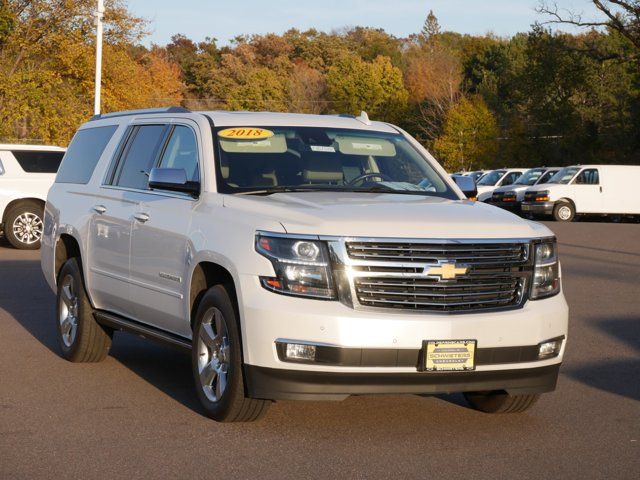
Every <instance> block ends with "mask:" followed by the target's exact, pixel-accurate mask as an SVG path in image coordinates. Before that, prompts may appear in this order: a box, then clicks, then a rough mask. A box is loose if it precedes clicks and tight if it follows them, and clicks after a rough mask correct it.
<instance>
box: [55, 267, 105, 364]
mask: <svg viewBox="0 0 640 480" xmlns="http://www.w3.org/2000/svg"><path fill="white" fill-rule="evenodd" d="M56 313H57V318H58V322H57V326H58V328H57V330H58V343H59V345H60V350H61V351H62V356H63V357H64V358H66V359H67V360H69V361H70V362H100V361H102V360H104V358H105V357H106V356H107V354H108V353H109V349H110V348H111V335H112V332H111V331H110V330H108V329H106V328H105V327H103V326H102V325H100V324H99V323H98V322H96V319H95V318H94V316H93V308H92V307H91V303H90V302H89V298H88V297H87V292H86V291H85V289H84V282H83V279H82V271H81V270H80V265H79V263H78V260H77V259H75V258H71V259H69V260H67V262H66V263H65V264H64V265H63V266H62V269H61V270H60V274H59V275H58V298H57V302H56Z"/></svg>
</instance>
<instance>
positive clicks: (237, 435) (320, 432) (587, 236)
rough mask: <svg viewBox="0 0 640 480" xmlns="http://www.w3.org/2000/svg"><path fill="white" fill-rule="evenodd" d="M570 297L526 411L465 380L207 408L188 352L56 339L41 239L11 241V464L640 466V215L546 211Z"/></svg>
mask: <svg viewBox="0 0 640 480" xmlns="http://www.w3.org/2000/svg"><path fill="white" fill-rule="evenodd" d="M548 225H549V226H550V227H551V228H552V229H553V230H554V231H555V232H556V233H557V235H558V239H559V242H560V255H561V260H562V262H563V277H564V278H563V280H564V289H565V294H566V296H567V300H568V302H569V305H570V308H571V324H570V332H569V344H568V350H567V354H566V357H565V363H564V365H563V368H562V370H561V376H560V379H559V385H558V390H557V391H556V392H554V393H551V394H548V395H546V396H544V397H543V398H542V400H541V401H540V402H538V404H537V405H536V406H535V407H534V408H533V410H531V411H529V412H527V413H524V414H520V415H505V416H491V415H487V414H482V413H479V412H475V411H473V410H470V409H469V408H467V407H466V406H465V405H464V402H463V399H462V397H461V396H459V395H452V396H443V397H419V396H402V397H352V398H349V399H348V400H346V401H344V402H341V403H320V402H308V403H307V402H279V403H276V404H275V405H273V406H272V408H271V410H270V412H269V414H268V416H267V417H266V418H265V419H263V420H262V421H260V422H258V423H255V424H234V425H222V424H217V423H215V422H213V421H211V420H208V419H207V418H205V417H204V416H202V415H201V413H200V409H199V406H198V403H197V399H196V396H195V393H194V390H193V387H192V381H191V372H190V365H189V357H188V356H186V355H184V354H182V353H179V352H177V351H174V350H171V349H169V348H165V347H161V346H158V345H155V344H152V343H148V342H145V341H144V340H141V339H138V338H136V337H133V336H130V335H128V334H123V333H117V334H116V336H115V339H114V345H113V348H112V350H111V355H110V356H109V357H108V358H107V360H105V361H104V362H103V363H100V364H71V363H68V362H66V361H64V360H62V359H61V358H60V357H59V356H58V354H57V345H56V340H55V336H54V333H55V327H54V325H55V323H54V322H55V319H54V295H53V294H52V293H51V292H50V291H49V289H48V288H47V287H46V285H45V282H44V279H43V277H42V274H41V272H40V264H39V254H38V252H24V251H17V250H13V249H11V248H9V247H8V245H7V244H6V243H4V242H2V241H0V478H2V479H14V478H16V479H17V478H24V479H35V478H82V479H86V478H138V477H142V476H144V477H148V478H215V477H218V476H225V477H227V478H261V479H264V478H295V479H300V478H327V477H336V476H338V475H339V476H340V477H341V478H381V477H394V478H416V479H418V478H440V477H446V478H466V479H469V478H490V477H494V478H605V477H607V478H615V479H626V478H629V479H631V478H633V479H636V478H638V475H639V474H638V471H639V470H640V225H637V224H612V223H587V222H581V223H574V224H555V223H549V224H548Z"/></svg>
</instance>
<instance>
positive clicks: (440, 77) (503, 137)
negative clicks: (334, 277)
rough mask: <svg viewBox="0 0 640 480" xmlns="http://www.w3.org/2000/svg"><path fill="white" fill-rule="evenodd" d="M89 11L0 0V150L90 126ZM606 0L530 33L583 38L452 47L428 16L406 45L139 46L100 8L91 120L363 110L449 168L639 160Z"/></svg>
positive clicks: (46, 1)
mask: <svg viewBox="0 0 640 480" xmlns="http://www.w3.org/2000/svg"><path fill="white" fill-rule="evenodd" d="M94 3H95V2H94V1H93V0H75V1H74V2H68V1H61V0H11V1H7V0H0V139H2V141H42V142H51V143H58V144H66V143H67V142H68V140H69V139H70V137H71V136H72V135H73V132H74V131H75V129H76V128H77V127H78V126H79V125H80V124H81V123H82V122H83V121H86V119H87V118H88V117H89V116H90V115H91V109H92V95H93V75H94V66H93V62H94V54H93V51H94V50H93V49H94V41H95V37H94V26H93V18H92V15H91V13H92V10H93V8H94ZM615 3H616V5H618V6H616V8H615V9H611V8H609V7H610V5H608V2H606V1H603V0H594V4H599V5H600V6H601V7H602V8H601V9H600V12H601V13H602V19H601V21H594V20H590V19H582V18H581V17H579V16H577V15H569V16H567V17H562V16H561V14H560V13H559V11H558V10H557V9H555V7H553V6H548V5H546V4H541V5H540V6H539V10H540V14H541V22H544V21H546V22H556V23H557V22H564V23H571V24H573V25H575V26H576V27H583V29H582V30H579V31H578V32H577V33H574V34H569V33H560V32H557V31H552V30H550V28H549V25H547V24H536V25H533V26H532V28H531V30H530V31H528V32H523V33H519V34H516V35H514V36H512V37H509V38H503V37H497V36H494V35H490V34H488V35H483V36H477V35H463V34H459V33H455V32H449V31H443V30H442V29H441V27H440V25H439V24H438V20H437V18H436V16H435V15H434V14H433V13H432V12H429V14H428V16H427V18H426V21H425V24H424V28H423V29H422V31H421V32H416V33H415V34H413V35H410V36H408V37H407V38H398V37H395V36H393V35H390V34H388V33H386V32H385V31H383V30H380V29H372V28H367V27H354V28H348V29H343V30H339V31H334V32H329V33H327V32H321V31H317V30H307V31H299V30H295V29H291V30H289V31H287V32H285V33H284V34H282V35H276V34H267V35H241V36H237V37H236V38H234V39H233V40H232V41H231V42H230V43H229V44H228V45H223V46H221V45H219V44H218V42H217V41H216V40H215V38H207V39H205V40H204V41H201V42H196V41H193V40H191V39H190V38H189V37H188V36H186V35H183V34H176V35H175V36H174V37H173V38H172V39H171V42H170V43H168V44H166V45H152V46H150V47H145V46H143V44H142V41H143V40H144V37H145V29H146V27H147V24H146V22H145V21H144V20H143V19H140V18H137V17H135V16H134V15H133V14H131V12H130V11H129V10H128V8H127V4H126V3H125V2H124V0H112V1H107V7H108V8H107V12H106V19H105V20H106V22H107V29H106V31H105V48H104V72H103V99H102V108H103V110H104V111H113V110H122V109H131V108H143V107H151V106H164V105H178V104H180V105H183V106H186V107H188V108H191V109H194V110H195V109H198V110H203V109H204V110H206V109H230V110H270V111H291V112H303V113H318V114H336V113H347V114H355V115H357V114H359V113H360V111H361V110H365V111H367V112H368V113H369V116H370V117H371V118H373V119H377V120H384V121H389V122H394V123H397V124H398V125H400V126H401V127H402V128H404V129H406V130H407V131H408V132H409V133H411V134H413V135H415V136H416V137H417V138H418V139H419V140H420V141H421V142H422V143H423V144H424V145H425V146H427V147H428V148H430V149H431V150H432V151H433V152H434V153H435V154H436V156H437V157H438V158H439V159H440V161H441V162H443V163H444V165H445V167H446V168H448V169H449V170H451V171H455V170H462V169H466V170H471V169H478V168H494V167H502V166H507V165H508V166H534V165H568V164H574V163H640V154H639V151H640V68H639V67H640V57H639V52H640V41H638V35H639V34H638V32H640V21H639V13H640V2H639V1H638V0H631V1H628V2H624V1H623V2H620V1H619V0H616V2H615ZM619 4H623V5H624V6H626V7H628V9H627V10H624V9H622V8H621V7H620V6H619ZM596 7H598V5H596ZM598 8H599V7H598ZM634 8H635V10H634ZM607 9H608V10H607ZM608 14H610V15H608ZM212 34H215V32H212Z"/></svg>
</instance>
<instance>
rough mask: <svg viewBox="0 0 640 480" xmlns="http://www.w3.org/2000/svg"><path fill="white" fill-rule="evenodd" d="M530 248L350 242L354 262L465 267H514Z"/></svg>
mask: <svg viewBox="0 0 640 480" xmlns="http://www.w3.org/2000/svg"><path fill="white" fill-rule="evenodd" d="M528 252H529V245H528V244H513V243H507V244H493V243H491V244H485V243H465V244H459V243H455V244H436V243H425V244H422V243H388V242H381V243H370V242H347V254H348V255H349V258H351V259H353V260H374V261H380V260H382V261H396V262H422V263H435V264H437V263H438V262H442V261H447V262H455V263H464V264H483V265H484V264H511V263H513V262H522V261H525V260H526V259H527V255H528Z"/></svg>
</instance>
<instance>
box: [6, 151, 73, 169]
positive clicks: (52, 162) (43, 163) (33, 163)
mask: <svg viewBox="0 0 640 480" xmlns="http://www.w3.org/2000/svg"><path fill="white" fill-rule="evenodd" d="M12 153H13V156H14V157H16V160H17V161H18V163H19V164H20V167H21V168H22V170H24V171H25V172H29V173H56V172H57V171H58V167H59V166H60V162H61V161H62V157H63V156H64V152H43V151H36V150H34V151H28V150H14V151H13V152H12Z"/></svg>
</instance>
